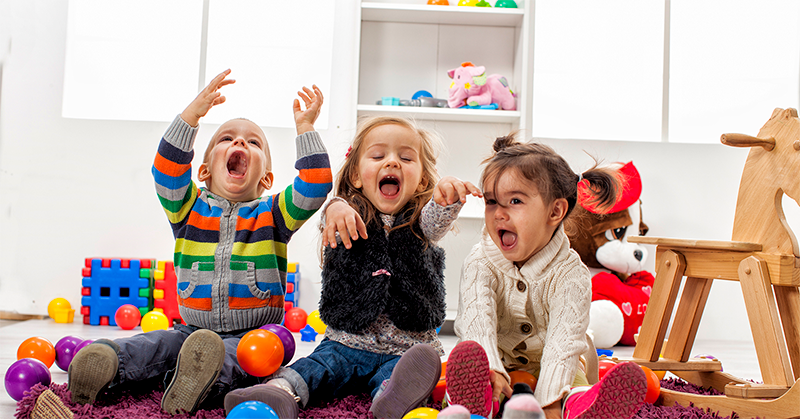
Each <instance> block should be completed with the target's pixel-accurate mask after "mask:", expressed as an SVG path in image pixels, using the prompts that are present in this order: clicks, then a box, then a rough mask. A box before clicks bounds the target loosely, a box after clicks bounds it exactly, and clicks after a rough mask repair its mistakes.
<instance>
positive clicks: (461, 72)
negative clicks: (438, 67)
mask: <svg viewBox="0 0 800 419" xmlns="http://www.w3.org/2000/svg"><path fill="white" fill-rule="evenodd" d="M447 75H448V76H450V78H451V79H453V82H452V83H450V97H449V98H448V100H447V104H448V106H450V107H451V108H460V107H462V106H479V105H488V104H490V103H496V104H498V105H499V106H500V109H505V110H509V111H513V110H515V109H517V102H516V99H515V98H514V96H515V95H514V92H512V91H511V89H510V88H509V87H508V81H507V80H506V78H505V77H503V76H501V75H499V74H491V75H489V76H487V75H486V68H485V67H483V66H478V67H475V66H474V65H473V64H472V63H470V62H466V63H462V64H461V67H458V68H454V69H452V70H450V71H448V72H447Z"/></svg>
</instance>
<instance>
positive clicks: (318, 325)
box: [308, 310, 328, 335]
mask: <svg viewBox="0 0 800 419" xmlns="http://www.w3.org/2000/svg"><path fill="white" fill-rule="evenodd" d="M308 325H309V326H311V328H312V329H314V331H315V332H317V334H320V335H322V334H325V329H327V328H328V325H326V324H325V323H323V322H322V319H320V318H319V310H314V311H312V312H311V314H309V315H308Z"/></svg>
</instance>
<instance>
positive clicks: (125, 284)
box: [81, 259, 150, 326]
mask: <svg viewBox="0 0 800 419" xmlns="http://www.w3.org/2000/svg"><path fill="white" fill-rule="evenodd" d="M90 275H91V276H88V277H86V276H85V277H84V278H83V280H82V281H81V284H82V286H83V287H84V290H88V291H86V292H84V296H83V297H82V298H81V305H82V306H83V307H86V309H84V308H82V311H88V313H86V314H84V315H88V317H89V321H88V324H92V325H100V324H106V322H105V321H101V317H105V318H107V322H108V323H107V324H109V325H112V326H116V325H117V322H116V320H115V319H114V315H115V314H116V313H117V309H118V308H119V307H120V306H122V305H123V304H132V305H134V306H136V307H140V308H141V307H148V306H149V300H148V297H142V296H140V290H141V289H142V288H144V289H149V288H150V279H149V278H142V277H141V263H140V261H139V260H131V261H130V266H128V267H127V268H122V267H121V260H120V259H111V261H110V265H109V267H103V259H92V261H91V272H90ZM84 323H87V322H86V321H84Z"/></svg>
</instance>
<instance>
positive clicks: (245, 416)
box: [226, 400, 279, 419]
mask: <svg viewBox="0 0 800 419" xmlns="http://www.w3.org/2000/svg"><path fill="white" fill-rule="evenodd" d="M226 419H279V418H278V414H277V413H276V412H275V410H273V409H272V408H271V407H269V405H268V404H266V403H264V402H259V401H255V400H251V401H247V402H242V403H239V404H237V405H236V407H234V408H233V409H231V412H230V413H228V416H226Z"/></svg>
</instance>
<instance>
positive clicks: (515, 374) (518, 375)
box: [508, 371, 538, 391]
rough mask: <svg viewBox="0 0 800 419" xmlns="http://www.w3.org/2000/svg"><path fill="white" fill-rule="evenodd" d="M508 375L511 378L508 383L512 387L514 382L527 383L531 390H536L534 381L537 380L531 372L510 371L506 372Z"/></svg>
mask: <svg viewBox="0 0 800 419" xmlns="http://www.w3.org/2000/svg"><path fill="white" fill-rule="evenodd" d="M508 376H509V377H510V378H511V383H510V385H511V387H512V388H513V387H514V384H517V383H523V384H527V385H528V387H530V388H531V390H532V391H536V383H537V381H538V380H537V379H536V377H534V376H533V374H531V373H529V372H527V371H511V372H509V373H508Z"/></svg>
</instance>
